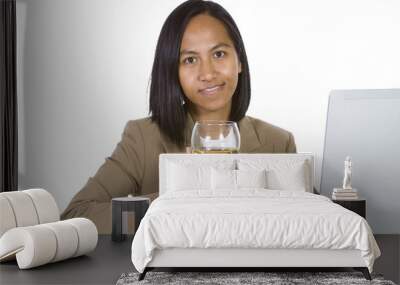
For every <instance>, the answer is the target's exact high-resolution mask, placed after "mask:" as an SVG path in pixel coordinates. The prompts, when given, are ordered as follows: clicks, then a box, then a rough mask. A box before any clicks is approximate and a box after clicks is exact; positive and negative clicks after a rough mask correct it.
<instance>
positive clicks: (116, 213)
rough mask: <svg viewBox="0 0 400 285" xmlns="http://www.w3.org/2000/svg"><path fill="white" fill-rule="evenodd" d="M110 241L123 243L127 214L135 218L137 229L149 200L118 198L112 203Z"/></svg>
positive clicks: (136, 197)
mask: <svg viewBox="0 0 400 285" xmlns="http://www.w3.org/2000/svg"><path fill="white" fill-rule="evenodd" d="M111 203H112V233H111V239H112V241H123V240H125V238H126V237H127V234H126V229H124V228H125V227H128V226H129V225H128V218H127V216H128V215H129V214H133V215H134V218H135V227H136V229H137V228H138V227H139V224H140V221H141V220H142V218H143V217H144V215H145V214H146V211H147V209H148V208H149V205H150V198H147V197H140V196H135V197H129V196H128V197H119V198H113V199H112V201H111Z"/></svg>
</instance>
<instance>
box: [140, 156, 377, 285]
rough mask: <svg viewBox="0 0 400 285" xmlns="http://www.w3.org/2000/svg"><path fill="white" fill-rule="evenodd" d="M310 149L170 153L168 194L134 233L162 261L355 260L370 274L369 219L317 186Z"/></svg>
mask: <svg viewBox="0 0 400 285" xmlns="http://www.w3.org/2000/svg"><path fill="white" fill-rule="evenodd" d="M313 181H314V159H313V156H312V155H311V154H162V155H160V159H159V190H160V195H159V197H158V198H157V199H155V200H154V201H153V203H152V204H151V206H150V208H149V210H148V211H147V213H146V215H145V217H144V218H143V219H142V221H141V223H140V225H139V227H138V230H137V232H136V234H135V236H134V239H133V242H132V262H133V264H134V266H135V268H136V269H137V270H138V272H140V273H141V274H140V276H139V280H141V279H143V278H144V277H145V274H146V272H148V271H149V270H152V269H154V268H166V267H167V268H173V267H178V268H182V267H196V268H199V267H207V268H209V267H224V268H226V267H229V268H237V269H238V270H241V271H243V270H245V268H254V267H256V268H267V267H268V268H270V267H301V268H304V267H318V268H321V267H352V268H355V269H357V270H360V271H362V272H363V274H364V276H365V278H366V279H369V280H370V279H371V277H370V274H369V273H370V272H372V269H373V263H374V261H375V259H376V258H377V257H379V255H380V250H379V248H378V246H377V244H376V241H375V239H374V237H373V234H372V231H371V229H370V227H369V225H368V223H367V221H366V220H365V219H364V218H362V217H361V216H359V215H357V214H355V213H353V212H351V211H349V210H347V209H345V208H343V207H341V206H340V205H338V204H335V203H333V202H332V201H331V200H330V199H329V198H327V197H325V196H322V195H318V194H315V193H313Z"/></svg>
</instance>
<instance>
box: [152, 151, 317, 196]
mask: <svg viewBox="0 0 400 285" xmlns="http://www.w3.org/2000/svg"><path fill="white" fill-rule="evenodd" d="M301 162H304V165H306V166H307V169H308V171H306V174H305V175H306V180H307V181H308V183H307V185H308V186H307V189H306V190H307V192H310V193H313V192H314V156H313V154H311V153H295V154H269V153H268V154H267V153H252V154H249V153H243V154H186V153H173V154H171V153H166V154H160V157H159V175H160V176H159V193H160V195H162V194H164V193H165V192H166V191H167V187H166V184H167V183H166V181H167V170H168V167H169V165H170V163H175V164H184V165H193V166H215V165H221V164H222V163H224V164H231V165H233V167H234V169H240V165H245V166H249V167H250V168H251V167H252V163H254V164H255V165H256V164H257V163H261V164H263V165H268V167H269V168H274V165H285V164H287V165H290V164H293V163H301ZM238 166H239V167H238Z"/></svg>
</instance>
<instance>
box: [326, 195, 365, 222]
mask: <svg viewBox="0 0 400 285" xmlns="http://www.w3.org/2000/svg"><path fill="white" fill-rule="evenodd" d="M332 202H334V203H336V204H339V205H340V206H342V207H344V208H346V209H348V210H350V211H353V212H354V213H356V214H359V215H360V216H361V217H363V218H364V219H366V200H365V199H364V200H362V199H359V200H332Z"/></svg>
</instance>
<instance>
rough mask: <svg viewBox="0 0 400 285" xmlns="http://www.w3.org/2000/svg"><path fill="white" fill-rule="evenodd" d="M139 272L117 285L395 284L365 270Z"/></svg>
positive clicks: (126, 275)
mask: <svg viewBox="0 0 400 285" xmlns="http://www.w3.org/2000/svg"><path fill="white" fill-rule="evenodd" d="M138 276H139V273H124V274H122V275H121V277H120V278H119V279H118V281H117V285H133V284H157V285H163V284H172V285H175V284H179V285H183V284H213V285H214V284H215V285H216V284H223V285H228V284H229V285H231V284H268V285H269V284H271V285H272V284H273V285H277V284H282V285H289V284H329V285H333V284H335V285H336V284H337V285H339V284H340V285H346V284H379V285H381V284H382V285H383V284H384V285H395V283H394V282H392V281H389V280H384V279H383V277H382V275H377V274H372V275H371V277H372V281H369V280H366V279H365V278H364V276H363V275H362V273H361V272H154V271H153V272H152V271H150V272H148V273H147V274H146V277H145V279H144V280H142V281H138Z"/></svg>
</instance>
